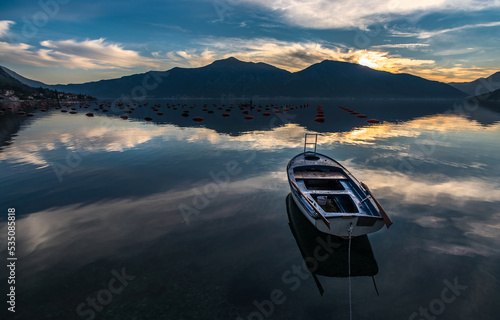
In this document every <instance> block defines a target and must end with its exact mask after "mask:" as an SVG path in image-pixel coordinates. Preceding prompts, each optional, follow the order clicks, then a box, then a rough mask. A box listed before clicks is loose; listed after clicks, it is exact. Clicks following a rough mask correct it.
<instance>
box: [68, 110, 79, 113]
mask: <svg viewBox="0 0 500 320" xmlns="http://www.w3.org/2000/svg"><path fill="white" fill-rule="evenodd" d="M69 113H71V114H77V113H78V112H76V111H75V110H71V111H70V112H69Z"/></svg>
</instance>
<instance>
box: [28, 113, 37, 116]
mask: <svg viewBox="0 0 500 320" xmlns="http://www.w3.org/2000/svg"><path fill="white" fill-rule="evenodd" d="M26 115H27V116H28V117H34V116H35V115H34V114H33V113H28V114H26Z"/></svg>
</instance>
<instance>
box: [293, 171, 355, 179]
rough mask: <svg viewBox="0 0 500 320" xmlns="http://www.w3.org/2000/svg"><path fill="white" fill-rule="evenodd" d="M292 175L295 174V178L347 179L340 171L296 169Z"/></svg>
mask: <svg viewBox="0 0 500 320" xmlns="http://www.w3.org/2000/svg"><path fill="white" fill-rule="evenodd" d="M294 176H295V179H318V180H321V179H337V180H347V177H346V176H345V175H344V174H343V173H341V172H319V171H297V172H295V174H294Z"/></svg>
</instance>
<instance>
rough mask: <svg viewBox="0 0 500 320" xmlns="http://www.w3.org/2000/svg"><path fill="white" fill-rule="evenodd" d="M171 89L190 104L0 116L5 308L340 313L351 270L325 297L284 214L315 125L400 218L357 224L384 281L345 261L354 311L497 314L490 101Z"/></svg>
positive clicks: (44, 314)
mask: <svg viewBox="0 0 500 320" xmlns="http://www.w3.org/2000/svg"><path fill="white" fill-rule="evenodd" d="M155 103H161V104H162V106H161V107H160V108H159V109H161V111H163V112H164V115H163V116H158V115H157V114H156V112H155V111H153V110H152V109H151V106H152V105H154V104H155ZM180 103H181V104H184V103H185V104H186V105H187V106H185V107H184V109H189V110H190V116H189V117H182V116H181V111H182V110H183V108H182V105H180V106H177V108H178V110H173V108H170V109H168V108H167V107H166V102H165V101H156V102H155V101H152V102H150V103H149V105H148V106H142V107H139V106H135V109H136V110H135V111H134V112H133V113H132V114H130V115H129V116H130V119H129V120H122V119H120V118H119V115H121V114H123V111H124V110H123V109H117V108H114V109H113V110H112V111H111V112H108V113H106V114H104V113H102V112H101V111H93V110H92V109H93V108H95V107H96V106H95V105H93V104H92V105H91V106H90V107H89V109H85V108H80V107H79V105H76V106H77V111H78V114H75V115H72V114H69V113H62V112H60V110H54V109H53V108H52V109H49V110H48V112H40V109H38V110H35V111H33V112H34V114H35V116H34V117H31V118H26V117H20V116H17V115H15V114H14V113H13V112H7V111H6V112H5V114H4V115H3V116H0V124H1V126H2V136H1V137H2V139H3V141H1V142H2V144H1V145H2V147H1V151H0V194H1V195H2V197H1V198H0V203H1V206H0V208H1V210H3V211H4V213H2V215H1V220H0V230H1V239H0V242H1V244H2V246H1V249H0V250H1V257H2V259H4V263H5V257H7V250H6V248H7V243H6V242H7V241H6V237H7V208H11V207H14V208H15V209H16V216H17V221H16V233H17V237H16V254H17V258H18V260H17V262H16V263H17V267H16V313H15V315H13V314H10V313H9V314H8V316H9V317H10V318H14V319H239V317H240V318H242V319H348V318H349V295H348V279H347V278H343V277H328V276H318V279H319V281H320V283H321V285H322V287H323V288H324V294H323V296H321V295H320V293H319V290H318V287H317V285H316V283H315V281H314V279H313V277H312V276H311V273H309V272H308V271H307V269H306V268H305V267H304V262H303V257H302V255H301V250H302V249H300V250H299V247H300V241H299V240H300V239H299V240H296V239H295V238H294V235H293V234H292V231H291V230H293V227H292V228H291V226H289V216H290V214H287V202H286V198H287V195H288V194H289V186H288V183H287V179H286V173H285V168H286V164H287V163H288V161H289V160H290V159H291V158H292V157H293V156H295V155H296V154H298V153H300V152H301V151H302V149H303V136H304V133H306V132H312V133H314V132H318V133H322V136H320V138H319V145H318V151H320V152H322V153H324V154H327V155H329V156H331V157H333V158H335V159H337V160H338V161H340V162H341V163H342V164H344V165H345V166H346V167H347V168H348V169H349V170H350V171H351V172H352V173H353V174H354V175H355V176H356V177H357V178H358V179H359V180H361V181H364V182H365V183H366V184H368V185H369V186H370V188H371V189H372V191H373V192H374V193H375V195H376V196H377V197H378V199H379V201H380V202H381V203H382V205H383V206H384V207H385V209H386V211H387V212H388V213H389V215H390V216H391V218H392V219H393V221H394V225H393V226H392V227H391V228H390V229H388V230H387V229H385V228H384V229H383V230H381V231H379V232H377V233H375V234H372V235H369V237H368V238H369V242H368V247H367V248H368V249H370V245H371V251H372V254H373V257H374V258H375V259H376V264H377V265H376V267H378V273H377V275H376V276H375V280H376V283H377V286H378V290H379V292H380V295H379V296H377V293H376V292H375V289H374V286H373V283H372V280H371V278H370V277H366V276H360V277H355V278H352V310H353V319H434V318H432V317H436V319H498V318H499V316H500V305H499V304H498V297H499V295H500V280H499V279H500V259H499V253H500V240H499V237H498V234H499V232H500V209H499V208H500V206H499V205H500V142H499V138H500V113H498V112H497V111H495V110H500V108H497V109H496V108H495V107H488V108H487V107H482V106H480V107H478V108H467V109H463V108H462V109H463V110H462V111H464V112H460V111H461V110H457V108H456V104H455V111H453V110H454V107H453V103H452V102H446V101H444V102H432V103H431V102H425V101H424V102H422V101H420V102H415V101H399V102H395V101H371V102H369V101H365V102H356V101H354V100H353V101H320V102H318V101H309V102H308V103H310V107H308V108H302V109H296V110H291V111H289V112H282V113H280V114H275V113H274V112H273V110H271V111H270V112H271V116H269V117H262V115H261V113H262V112H263V110H261V112H260V113H259V112H257V110H256V109H257V108H254V109H252V110H250V111H249V114H250V115H252V116H254V117H255V119H254V120H245V119H244V118H243V117H244V116H245V115H244V114H242V111H241V110H239V109H238V108H237V107H235V108H233V109H232V110H231V111H230V113H231V117H229V118H223V117H222V116H221V114H222V113H223V112H226V111H224V110H218V109H216V108H215V107H213V106H212V103H214V102H210V103H209V104H208V107H207V108H208V109H209V110H214V113H210V114H209V113H207V112H206V111H203V110H202V108H203V106H202V105H203V102H202V103H200V101H197V102H192V101H190V102H186V101H182V102H180ZM195 103H197V106H196V107H195V106H194V104H195ZM222 103H225V104H227V105H226V106H225V108H226V107H227V108H228V109H229V105H230V104H231V102H227V101H226V102H218V106H221V105H222ZM261 103H262V104H263V108H264V107H265V105H266V104H267V103H269V104H271V103H276V102H261ZM286 103H288V102H278V104H279V105H284V104H286ZM301 103H303V102H297V103H296V104H295V105H296V106H299V105H300V104H301ZM318 104H322V105H323V108H324V112H325V119H326V121H325V123H323V124H320V123H316V122H314V121H313V120H314V118H315V113H316V109H317V106H318ZM339 104H342V105H344V106H345V107H348V108H351V109H354V110H356V111H358V112H360V113H364V114H366V115H367V116H368V118H367V119H370V118H375V119H378V120H380V123H379V124H375V125H370V124H368V123H366V120H367V119H362V118H357V117H356V116H354V115H351V114H349V113H347V112H345V111H344V110H342V109H340V108H337V105H339ZM235 106H236V104H235ZM131 107H134V106H133V105H131ZM190 107H193V108H190ZM128 108H129V107H126V108H125V110H126V109H128ZM210 108H211V109H210ZM88 110H92V111H93V112H95V117H92V118H90V117H86V116H85V112H88ZM457 111H458V112H457ZM145 116H150V117H152V118H153V121H152V122H146V121H144V120H143V118H144V117H145ZM194 116H203V117H204V118H205V120H204V122H201V123H195V122H193V121H192V117H194ZM297 221H300V220H297ZM299 224H300V223H299ZM299 227H300V226H299ZM306 240H307V239H306ZM298 242H299V246H298ZM343 245H345V243H344V244H342V246H343ZM339 246H341V245H340V244H339ZM365 247H366V246H365ZM363 252H364V251H363ZM353 254H355V253H353ZM363 255H364V254H363ZM338 262H339V267H340V268H343V267H342V266H341V264H344V267H345V259H343V260H342V259H339V261H338ZM363 264H364V262H362V263H361V266H359V265H358V266H357V268H360V270H362V269H363V268H364V266H363ZM366 264H369V263H368V262H366ZM365 267H366V268H368V266H365ZM332 268H334V267H332ZM7 271H8V270H7V268H6V267H3V268H1V273H0V281H1V283H2V285H1V287H2V294H4V297H5V295H6V294H7V291H6V283H7ZM7 307H8V305H7V304H6V303H5V302H4V303H3V307H2V311H1V312H2V314H7V312H6V309H7ZM2 319H3V316H2Z"/></svg>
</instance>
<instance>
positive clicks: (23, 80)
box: [0, 66, 49, 88]
mask: <svg viewBox="0 0 500 320" xmlns="http://www.w3.org/2000/svg"><path fill="white" fill-rule="evenodd" d="M0 69H3V71H4V72H5V73H7V74H8V75H9V76H11V77H12V78H14V79H16V80H17V81H19V82H21V83H22V84H25V85H27V86H30V87H33V88H40V87H41V88H48V87H49V85H47V84H45V83H43V82H40V81H36V80H31V79H28V78H25V77H23V76H21V75H20V74H18V73H16V72H14V71H12V70H10V69H9V68H6V67H2V66H0Z"/></svg>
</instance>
